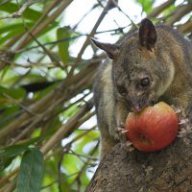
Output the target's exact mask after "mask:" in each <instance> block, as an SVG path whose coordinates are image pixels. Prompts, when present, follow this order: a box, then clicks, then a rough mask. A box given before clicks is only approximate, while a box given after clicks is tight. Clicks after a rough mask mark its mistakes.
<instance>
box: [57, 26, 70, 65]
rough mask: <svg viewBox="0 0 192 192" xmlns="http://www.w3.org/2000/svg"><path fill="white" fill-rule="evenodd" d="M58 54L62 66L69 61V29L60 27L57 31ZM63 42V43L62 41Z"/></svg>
mask: <svg viewBox="0 0 192 192" xmlns="http://www.w3.org/2000/svg"><path fill="white" fill-rule="evenodd" d="M57 40H58V41H60V42H59V43H58V50H59V51H58V52H59V56H60V58H61V60H62V61H63V63H64V65H66V64H67V62H68V61H69V51H68V49H69V41H70V28H69V27H62V28H58V30H57ZM64 40H65V41H64Z"/></svg>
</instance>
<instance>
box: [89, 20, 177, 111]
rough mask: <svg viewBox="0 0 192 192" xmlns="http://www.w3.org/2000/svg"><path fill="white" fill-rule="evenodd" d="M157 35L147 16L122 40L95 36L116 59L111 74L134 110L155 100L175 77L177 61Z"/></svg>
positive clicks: (119, 93) (120, 95)
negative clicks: (108, 40)
mask: <svg viewBox="0 0 192 192" xmlns="http://www.w3.org/2000/svg"><path fill="white" fill-rule="evenodd" d="M157 36H158V33H157V30H156V28H155V26H154V25H153V24H152V22H151V21H150V20H148V19H144V20H143V21H142V22H141V26H140V28H139V31H138V32H135V33H134V34H132V35H130V36H127V37H125V38H124V39H123V41H122V42H121V43H120V44H107V43H101V42H98V41H95V40H93V42H94V43H95V44H96V46H98V47H99V48H101V49H103V50H104V51H105V52H106V53H107V54H108V56H109V57H110V58H111V59H112V60H113V67H112V77H113V82H114V89H115V94H116V97H117V99H119V100H124V101H126V102H127V104H128V105H129V108H130V109H131V110H133V111H141V110H142V109H143V108H144V107H146V106H148V105H152V104H154V103H156V102H157V101H158V100H159V98H160V97H161V96H162V95H163V94H164V93H165V92H166V91H167V89H168V87H169V86H170V84H171V82H172V80H173V77H174V65H173V63H172V61H171V58H170V57H169V53H166V52H165V51H163V49H164V47H163V46H165V45H163V46H162V43H158V40H157V39H158V37H157Z"/></svg>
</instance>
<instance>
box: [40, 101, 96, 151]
mask: <svg viewBox="0 0 192 192" xmlns="http://www.w3.org/2000/svg"><path fill="white" fill-rule="evenodd" d="M92 106H93V102H92V100H90V101H89V104H85V105H84V106H83V107H82V108H81V109H80V110H79V112H77V113H76V114H75V115H74V116H73V117H72V118H71V119H69V120H68V121H67V123H66V124H64V125H63V126H61V127H60V128H59V129H58V131H57V132H55V134H54V135H53V136H52V137H51V138H50V139H49V140H48V141H47V142H46V143H45V144H44V145H43V146H42V147H41V151H42V153H43V154H46V153H47V152H48V151H49V150H51V149H52V148H53V147H54V146H55V145H56V144H57V143H59V142H60V141H61V140H62V139H63V137H65V136H66V135H68V134H69V132H72V131H73V130H74V129H75V125H76V123H77V122H78V121H79V119H80V118H81V117H82V116H84V115H85V114H86V113H87V111H89V110H90V109H91V108H92Z"/></svg>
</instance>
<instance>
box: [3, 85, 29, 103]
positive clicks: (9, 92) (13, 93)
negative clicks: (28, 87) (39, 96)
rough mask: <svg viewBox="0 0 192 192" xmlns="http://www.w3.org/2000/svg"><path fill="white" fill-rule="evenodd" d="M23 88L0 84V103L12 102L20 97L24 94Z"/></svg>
mask: <svg viewBox="0 0 192 192" xmlns="http://www.w3.org/2000/svg"><path fill="white" fill-rule="evenodd" d="M25 94H26V93H25V90H24V89H22V88H12V89H9V88H5V87H3V86H0V103H1V104H5V102H7V103H12V102H13V100H15V99H16V100H17V99H22V98H23V97H24V96H25Z"/></svg>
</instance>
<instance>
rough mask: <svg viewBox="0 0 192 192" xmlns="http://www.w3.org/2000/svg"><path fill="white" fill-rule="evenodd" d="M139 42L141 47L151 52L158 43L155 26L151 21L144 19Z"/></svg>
mask: <svg viewBox="0 0 192 192" xmlns="http://www.w3.org/2000/svg"><path fill="white" fill-rule="evenodd" d="M139 41H140V44H141V46H143V47H146V48H147V49H149V50H151V49H152V48H153V47H154V46H155V43H156V41H157V32H156V29H155V26H154V25H153V23H152V22H151V21H150V20H149V19H147V18H146V19H143V20H142V21H141V26H140V28H139Z"/></svg>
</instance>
